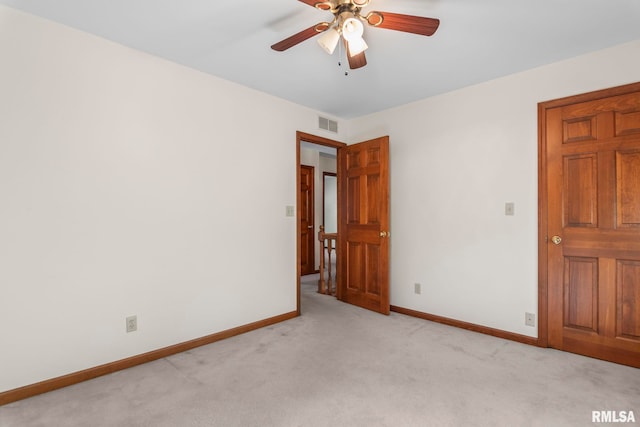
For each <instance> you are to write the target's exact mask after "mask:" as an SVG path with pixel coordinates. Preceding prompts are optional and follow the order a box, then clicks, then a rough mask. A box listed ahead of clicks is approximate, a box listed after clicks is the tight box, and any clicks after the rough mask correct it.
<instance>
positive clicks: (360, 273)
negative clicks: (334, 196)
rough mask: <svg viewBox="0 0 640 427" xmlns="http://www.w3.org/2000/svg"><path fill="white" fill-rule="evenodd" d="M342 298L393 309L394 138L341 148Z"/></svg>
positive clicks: (386, 311) (383, 309)
mask: <svg viewBox="0 0 640 427" xmlns="http://www.w3.org/2000/svg"><path fill="white" fill-rule="evenodd" d="M339 166H340V175H341V177H342V178H341V179H340V180H339V185H340V186H341V187H342V191H341V192H340V194H341V196H342V200H341V205H342V212H343V214H342V215H341V216H340V219H339V225H338V227H339V228H338V239H339V259H340V260H341V262H340V263H339V264H338V274H339V277H340V280H339V287H338V295H337V296H338V298H339V299H341V300H343V301H345V302H347V303H350V304H354V305H357V306H360V307H363V308H367V309H370V310H373V311H377V312H379V313H383V314H389V311H390V305H389V235H388V233H389V138H388V137H382V138H377V139H373V140H370V141H366V142H362V143H359V144H353V145H348V146H347V147H345V148H344V149H342V150H341V153H340V161H339Z"/></svg>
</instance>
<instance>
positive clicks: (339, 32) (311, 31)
mask: <svg viewBox="0 0 640 427" xmlns="http://www.w3.org/2000/svg"><path fill="white" fill-rule="evenodd" d="M298 1H301V2H302V3H305V4H308V5H309V6H313V7H315V8H316V9H320V10H325V11H329V12H331V13H333V16H334V18H333V21H331V22H320V23H318V24H316V25H314V26H312V27H309V28H307V29H306V30H302V31H300V32H299V33H296V34H294V35H292V36H291V37H288V38H286V39H284V40H282V41H280V42H278V43H276V44H274V45H272V46H271V49H273V50H276V51H278V52H282V51H285V50H287V49H289V48H290V47H293V46H295V45H297V44H298V43H301V42H303V41H305V40H307V39H309V38H311V37H313V36H316V35H318V34H320V33H324V34H322V37H320V38H319V39H318V44H320V46H321V47H322V48H323V49H324V50H325V51H326V52H327V53H328V54H330V55H331V54H333V52H334V50H335V48H336V46H337V45H338V42H339V41H340V37H342V39H343V40H344V45H345V50H346V53H347V58H348V59H349V68H351V69H352V70H354V69H356V68H360V67H364V66H365V65H367V58H366V57H365V55H364V51H365V50H366V49H367V48H368V46H367V43H366V42H365V41H364V39H363V38H362V35H363V32H364V25H363V22H366V23H367V24H368V25H370V26H372V27H378V28H386V29H388V30H396V31H404V32H406V33H413V34H419V35H422V36H430V35H432V34H433V33H435V32H436V30H437V29H438V26H439V25H440V20H439V19H435V18H425V17H422V16H412V15H403V14H400V13H390V12H378V11H373V12H369V13H367V14H362V13H361V10H362V8H363V7H366V6H368V5H369V3H370V1H371V0H328V1H319V0H298Z"/></svg>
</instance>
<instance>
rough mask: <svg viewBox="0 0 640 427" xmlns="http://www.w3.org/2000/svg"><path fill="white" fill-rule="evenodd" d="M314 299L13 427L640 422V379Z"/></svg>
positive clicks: (86, 387) (610, 367)
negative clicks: (297, 312) (276, 320)
mask: <svg viewBox="0 0 640 427" xmlns="http://www.w3.org/2000/svg"><path fill="white" fill-rule="evenodd" d="M314 290H315V283H310V284H304V285H303V293H302V308H303V310H304V314H303V316H302V317H300V318H296V319H292V320H290V321H287V322H284V323H280V324H278V325H274V326H272V327H268V328H265V329H261V330H258V331H254V332H251V333H248V334H245V335H241V336H238V337H234V338H232V339H229V340H226V341H222V342H218V343H215V344H212V345H208V346H205V347H201V348H198V349H195V350H192V351H189V352H186V353H182V354H178V355H175V356H172V357H169V358H166V359H162V360H158V361H156V362H152V363H149V364H146V365H142V366H138V367H135V368H132V369H129V370H126V371H121V372H117V373H115V374H112V375H109V376H105V377H101V378H97V379H95V380H92V381H88V382H85V383H82V384H77V385H75V386H72V387H68V388H66V389H61V390H58V391H54V392H51V393H48V394H45V395H41V396H36V397H34V398H31V399H27V400H23V401H20V402H16V403H12V404H9V405H5V406H3V407H0V426H2V427H14V426H15V427H18V426H19V427H24V426H47V427H49V426H56V427H61V426H91V427H98V426H154V427H156V426H224V427H227V426H545V427H548V426H590V425H597V423H596V424H593V423H592V422H591V420H592V418H591V416H592V411H594V410H615V411H629V410H632V411H634V414H635V417H636V418H640V370H638V369H634V368H629V367H626V366H620V365H615V364H612V363H607V362H602V361H598V360H594V359H589V358H586V357H581V356H577V355H573V354H569V353H563V352H559V351H555V350H550V349H540V348H536V347H531V346H527V345H524V344H519V343H515V342H510V341H505V340H501V339H498V338H493V337H489V336H485V335H481V334H477V333H473V332H468V331H465V330H461V329H456V328H452V327H448V326H443V325H439V324H436V323H430V322H426V321H423V320H420V319H415V318H411V317H407V316H403V315H399V314H392V315H391V316H389V317H386V316H382V315H378V314H375V313H372V312H369V311H366V310H362V309H359V308H356V307H353V306H350V305H347V304H343V303H341V302H338V301H336V300H335V299H334V298H331V297H328V296H324V295H319V294H316V293H315V292H314ZM212 309H213V308H212ZM627 425H628V424H627ZM635 425H640V421H637V422H636V423H635Z"/></svg>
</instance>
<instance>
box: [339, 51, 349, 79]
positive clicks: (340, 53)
mask: <svg viewBox="0 0 640 427" xmlns="http://www.w3.org/2000/svg"><path fill="white" fill-rule="evenodd" d="M342 53H343V52H342V43H339V46H338V67H340V68H342V62H343V59H344V60H345V61H346V60H347V54H346V50H345V52H344V57H343V56H342ZM344 75H345V77H346V76H348V75H349V70H346V71H345V72H344Z"/></svg>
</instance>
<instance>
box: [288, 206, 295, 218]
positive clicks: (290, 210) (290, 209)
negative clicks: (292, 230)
mask: <svg viewBox="0 0 640 427" xmlns="http://www.w3.org/2000/svg"><path fill="white" fill-rule="evenodd" d="M295 215H296V208H295V206H287V216H295Z"/></svg>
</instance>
